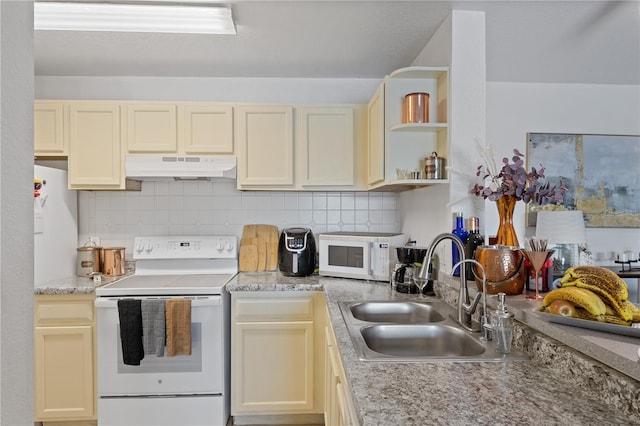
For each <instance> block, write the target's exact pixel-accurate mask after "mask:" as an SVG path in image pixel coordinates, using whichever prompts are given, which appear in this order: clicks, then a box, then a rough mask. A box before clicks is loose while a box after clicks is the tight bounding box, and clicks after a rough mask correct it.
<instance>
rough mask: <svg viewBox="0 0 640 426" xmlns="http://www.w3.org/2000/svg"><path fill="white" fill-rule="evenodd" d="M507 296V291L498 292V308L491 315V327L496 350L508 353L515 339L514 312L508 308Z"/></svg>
mask: <svg viewBox="0 0 640 426" xmlns="http://www.w3.org/2000/svg"><path fill="white" fill-rule="evenodd" d="M505 298H506V294H505V293H498V309H496V310H495V311H493V313H492V315H491V326H492V327H491V328H492V331H493V343H494V345H495V348H496V351H497V352H500V353H503V354H508V353H509V352H511V341H512V340H513V313H511V312H509V311H508V310H507V305H506V303H505Z"/></svg>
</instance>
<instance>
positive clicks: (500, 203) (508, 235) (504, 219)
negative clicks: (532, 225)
mask: <svg viewBox="0 0 640 426" xmlns="http://www.w3.org/2000/svg"><path fill="white" fill-rule="evenodd" d="M516 201H517V200H516V197H514V196H511V195H503V196H502V197H500V198H498V199H497V200H496V206H497V207H498V215H499V216H500V226H498V232H497V233H496V239H497V241H496V244H498V245H503V246H512V247H520V243H519V242H518V236H517V235H516V230H515V229H514V227H513V211H514V209H515V208H516Z"/></svg>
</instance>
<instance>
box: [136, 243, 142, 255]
mask: <svg viewBox="0 0 640 426" xmlns="http://www.w3.org/2000/svg"><path fill="white" fill-rule="evenodd" d="M142 250H144V244H142V243H141V242H139V243H138V244H137V245H136V252H138V253H142Z"/></svg>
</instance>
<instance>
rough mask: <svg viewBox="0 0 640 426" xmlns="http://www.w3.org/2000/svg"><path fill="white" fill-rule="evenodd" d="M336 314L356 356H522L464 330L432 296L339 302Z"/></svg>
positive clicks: (447, 358) (444, 358) (467, 358)
mask: <svg viewBox="0 0 640 426" xmlns="http://www.w3.org/2000/svg"><path fill="white" fill-rule="evenodd" d="M338 305H339V307H340V311H341V313H342V317H343V318H344V320H345V324H346V326H347V330H348V331H349V335H350V337H351V342H352V343H353V348H354V350H355V351H356V354H357V355H358V358H359V359H360V360H362V361H389V362H500V361H526V360H528V357H527V355H526V354H524V353H522V352H519V351H516V350H512V352H511V353H509V354H507V355H504V354H500V353H498V352H496V351H495V348H494V346H493V342H491V341H488V342H486V341H482V340H480V336H481V334H480V333H474V332H469V331H466V330H464V329H463V328H462V327H461V326H459V325H458V323H457V322H456V321H455V319H454V318H455V314H456V312H455V309H454V308H453V307H451V306H449V305H448V304H446V303H444V302H443V301H441V300H438V299H435V298H434V299H430V300H427V301H420V302H417V301H416V302H413V301H365V302H339V303H338Z"/></svg>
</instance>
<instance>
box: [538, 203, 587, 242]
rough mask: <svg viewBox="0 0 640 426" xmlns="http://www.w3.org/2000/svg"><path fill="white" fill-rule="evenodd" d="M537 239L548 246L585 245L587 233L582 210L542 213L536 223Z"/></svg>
mask: <svg viewBox="0 0 640 426" xmlns="http://www.w3.org/2000/svg"><path fill="white" fill-rule="evenodd" d="M536 237H538V238H546V239H547V243H548V244H585V243H586V242H587V233H586V231H585V227H584V218H583V216H582V212H581V211H580V210H571V211H569V210H563V211H540V212H538V220H537V222H536Z"/></svg>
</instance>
